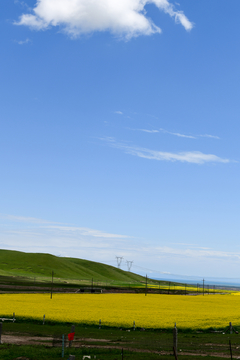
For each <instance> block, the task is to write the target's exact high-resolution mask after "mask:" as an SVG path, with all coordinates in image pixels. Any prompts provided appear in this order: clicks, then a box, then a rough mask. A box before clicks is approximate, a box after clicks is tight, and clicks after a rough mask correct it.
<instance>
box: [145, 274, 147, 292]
mask: <svg viewBox="0 0 240 360" xmlns="http://www.w3.org/2000/svg"><path fill="white" fill-rule="evenodd" d="M145 296H147V274H146V288H145Z"/></svg>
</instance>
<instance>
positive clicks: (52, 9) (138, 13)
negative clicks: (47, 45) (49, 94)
mask: <svg viewBox="0 0 240 360" xmlns="http://www.w3.org/2000/svg"><path fill="white" fill-rule="evenodd" d="M20 3H21V2H20ZM149 3H152V4H154V5H155V6H156V7H157V8H158V9H159V10H160V11H163V12H164V13H165V14H168V15H169V16H170V17H171V18H173V19H174V20H175V22H176V23H180V24H181V25H182V26H183V27H184V28H185V29H186V30H187V31H190V30H191V29H192V28H193V23H192V22H191V21H189V20H188V18H187V17H186V15H185V14H184V13H183V11H180V10H177V9H175V6H174V5H173V4H172V3H170V1H169V0H128V1H119V0H111V1H109V0H92V1H89V0H75V1H69V0H61V6H60V5H59V1H56V0H38V1H37V3H36V5H35V7H34V8H33V13H32V12H30V11H29V13H26V14H23V15H22V16H21V17H20V19H19V21H18V22H16V23H15V24H16V25H25V26H29V27H30V28H33V29H36V30H42V29H48V28H49V27H51V26H61V27H62V28H63V30H64V31H65V32H66V33H67V34H69V35H70V36H73V37H76V36H79V35H81V34H87V33H93V32H95V31H110V32H111V33H113V34H114V35H118V36H120V37H123V38H125V39H130V38H132V37H136V36H140V35H152V34H155V33H161V29H160V27H158V26H157V25H155V24H154V23H153V21H152V20H151V19H150V18H149V17H148V16H147V12H146V9H145V6H146V5H147V4H149Z"/></svg>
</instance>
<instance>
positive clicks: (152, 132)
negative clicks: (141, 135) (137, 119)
mask: <svg viewBox="0 0 240 360" xmlns="http://www.w3.org/2000/svg"><path fill="white" fill-rule="evenodd" d="M137 130H139V131H143V132H146V133H149V134H155V133H158V132H159V131H158V130H147V129H137Z"/></svg>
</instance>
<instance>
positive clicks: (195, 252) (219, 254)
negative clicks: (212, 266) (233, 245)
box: [155, 246, 240, 260]
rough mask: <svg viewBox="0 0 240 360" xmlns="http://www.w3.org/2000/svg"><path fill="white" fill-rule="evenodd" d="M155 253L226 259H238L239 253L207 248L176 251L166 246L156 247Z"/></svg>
mask: <svg viewBox="0 0 240 360" xmlns="http://www.w3.org/2000/svg"><path fill="white" fill-rule="evenodd" d="M155 251H156V252H158V253H161V254H167V255H172V256H181V257H191V258H218V259H227V258H235V259H237V260H239V259H240V253H238V252H228V251H219V250H214V249H209V248H196V249H191V248H189V249H177V248H171V247H168V246H163V247H156V248H155Z"/></svg>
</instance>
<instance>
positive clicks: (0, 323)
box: [0, 322, 2, 344]
mask: <svg viewBox="0 0 240 360" xmlns="http://www.w3.org/2000/svg"><path fill="white" fill-rule="evenodd" d="M1 343H2V322H0V344H1Z"/></svg>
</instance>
